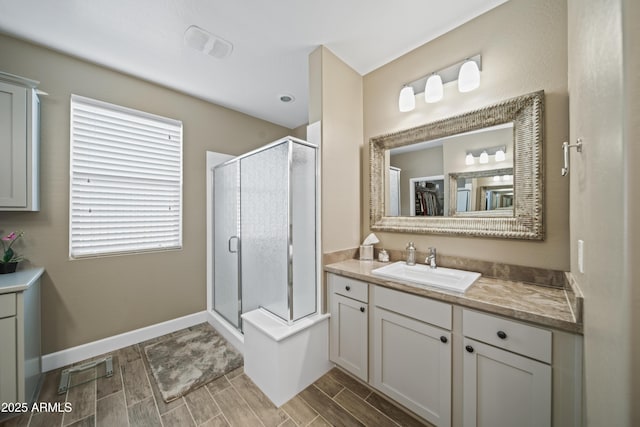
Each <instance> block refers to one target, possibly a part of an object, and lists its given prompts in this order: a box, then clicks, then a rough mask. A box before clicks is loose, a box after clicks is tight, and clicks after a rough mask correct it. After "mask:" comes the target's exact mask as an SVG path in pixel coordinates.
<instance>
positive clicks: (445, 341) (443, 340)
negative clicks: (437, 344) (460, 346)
mask: <svg viewBox="0 0 640 427" xmlns="http://www.w3.org/2000/svg"><path fill="white" fill-rule="evenodd" d="M440 341H442V342H443V343H445V344H446V343H447V341H449V340H448V339H447V337H445V336H444V335H443V336H441V337H440Z"/></svg>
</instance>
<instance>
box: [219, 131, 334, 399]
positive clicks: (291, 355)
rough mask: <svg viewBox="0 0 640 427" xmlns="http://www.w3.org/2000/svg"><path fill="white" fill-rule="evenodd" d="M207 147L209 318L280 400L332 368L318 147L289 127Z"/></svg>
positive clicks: (249, 370)
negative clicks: (284, 132)
mask: <svg viewBox="0 0 640 427" xmlns="http://www.w3.org/2000/svg"><path fill="white" fill-rule="evenodd" d="M207 157H208V169H209V171H208V176H209V179H210V182H209V183H208V187H209V191H210V194H209V196H208V200H209V203H208V204H209V207H208V212H209V213H208V217H207V224H208V227H207V229H208V232H209V233H210V236H209V239H208V251H207V252H208V256H209V260H208V273H207V279H208V281H209V284H208V292H207V295H208V298H210V301H209V302H208V304H207V307H208V310H209V314H210V322H211V324H212V325H213V326H214V327H215V328H216V329H217V330H218V331H219V332H220V333H221V334H222V335H223V336H224V337H225V338H227V340H229V341H230V342H231V344H233V345H234V346H236V347H237V348H238V349H239V350H240V351H242V352H243V355H244V372H245V373H246V374H247V376H249V378H251V379H252V380H253V382H254V383H255V384H256V385H257V386H258V387H260V388H261V389H262V391H263V392H264V393H265V394H266V395H267V396H268V397H269V398H270V399H271V401H272V402H273V403H274V404H275V405H276V406H280V405H282V404H283V403H284V402H286V401H287V400H289V399H290V398H291V397H293V396H294V395H295V394H296V393H298V392H300V391H301V390H303V389H304V388H305V387H307V386H308V385H309V384H311V383H313V382H314V381H315V380H316V379H318V378H319V377H321V376H322V375H323V374H324V373H325V372H327V371H328V370H329V369H330V368H331V363H330V362H329V354H328V353H329V324H328V317H329V315H328V314H321V313H319V310H318V301H319V289H318V284H319V283H320V280H319V278H320V267H319V256H318V254H319V253H320V250H319V246H320V242H319V236H320V233H319V232H320V230H319V222H320V221H319V186H318V181H319V177H318V149H317V147H316V146H315V145H313V144H310V143H308V142H306V141H302V140H299V139H295V138H291V137H287V138H283V139H281V140H278V141H276V142H274V143H272V144H269V145H267V146H264V147H262V148H260V149H258V150H255V151H252V152H250V153H247V154H243V155H241V156H238V157H234V158H230V159H229V158H228V156H225V155H221V154H218V153H208V154H207ZM214 164H215V166H214Z"/></svg>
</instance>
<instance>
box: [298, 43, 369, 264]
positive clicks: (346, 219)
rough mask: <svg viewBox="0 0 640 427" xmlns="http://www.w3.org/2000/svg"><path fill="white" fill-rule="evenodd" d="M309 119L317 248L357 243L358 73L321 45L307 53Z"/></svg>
mask: <svg viewBox="0 0 640 427" xmlns="http://www.w3.org/2000/svg"><path fill="white" fill-rule="evenodd" d="M309 86H310V89H309V100H310V101H309V102H310V104H309V123H314V122H316V121H318V120H320V121H321V123H322V130H321V132H322V143H321V151H322V251H323V253H327V252H334V251H339V250H342V249H349V248H354V247H356V246H358V245H359V243H360V220H359V219H360V156H361V153H360V152H361V150H362V77H361V76H360V75H359V74H358V73H357V72H355V71H354V70H353V69H352V68H351V67H349V66H348V65H347V64H345V63H344V62H342V60H340V58H338V57H337V56H336V55H334V54H333V53H332V52H331V51H330V50H329V49H327V48H326V47H323V46H321V47H319V48H318V49H316V50H315V51H313V52H312V53H311V55H310V58H309Z"/></svg>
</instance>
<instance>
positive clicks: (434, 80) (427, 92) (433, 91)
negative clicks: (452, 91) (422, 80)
mask: <svg viewBox="0 0 640 427" xmlns="http://www.w3.org/2000/svg"><path fill="white" fill-rule="evenodd" d="M443 95H444V86H443V85H442V77H440V75H439V74H432V75H431V76H430V77H429V78H428V79H427V83H426V84H425V87H424V100H425V102H427V103H429V104H432V103H434V102H438V101H440V100H441V99H442V97H443Z"/></svg>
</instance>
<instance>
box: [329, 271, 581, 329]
mask: <svg viewBox="0 0 640 427" xmlns="http://www.w3.org/2000/svg"><path fill="white" fill-rule="evenodd" d="M385 265H388V263H381V262H378V261H358V260H355V259H349V260H345V261H340V262H337V263H333V264H328V265H326V266H325V267H324V269H325V271H327V272H330V273H335V274H338V275H341V276H347V277H351V278H353V279H359V280H362V281H366V282H368V283H373V284H376V285H380V286H385V287H387V288H392V289H397V290H399V291H403V292H408V293H412V294H415V295H420V296H424V297H429V298H433V299H436V300H440V301H445V302H449V303H452V304H457V305H460V306H463V307H468V308H473V309H478V310H482V311H485V312H488V313H493V314H498V315H503V316H506V317H510V318H513V319H518V320H523V321H526V322H532V323H536V324H538V325H542V326H547V327H552V328H555V329H560V330H563V331H567V332H573V333H579V334H581V333H582V324H581V323H579V322H577V321H576V318H575V316H574V313H573V311H572V309H571V305H570V303H569V300H568V298H569V296H568V295H567V290H566V289H563V288H557V287H547V286H540V285H534V284H530V283H524V282H517V281H511V280H502V279H495V278H491V277H484V276H482V277H480V279H478V281H477V282H476V283H474V284H473V285H471V287H470V288H469V289H467V291H466V292H465V293H464V294H460V293H455V292H449V291H446V290H441V289H437V288H427V287H418V286H412V285H408V284H403V282H400V281H393V280H389V279H385V278H382V277H379V276H374V275H372V274H371V270H373V269H376V268H379V267H383V266H385ZM405 283H406V282H405Z"/></svg>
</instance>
